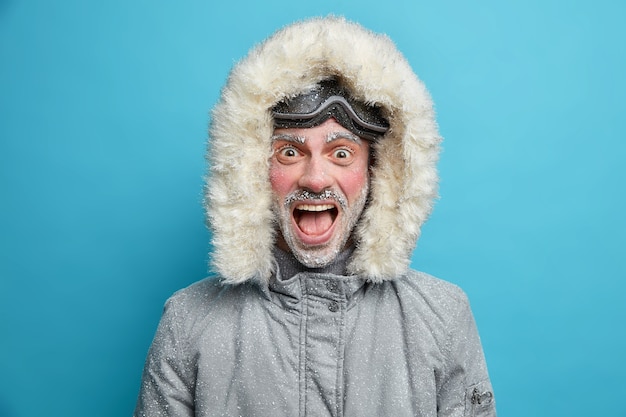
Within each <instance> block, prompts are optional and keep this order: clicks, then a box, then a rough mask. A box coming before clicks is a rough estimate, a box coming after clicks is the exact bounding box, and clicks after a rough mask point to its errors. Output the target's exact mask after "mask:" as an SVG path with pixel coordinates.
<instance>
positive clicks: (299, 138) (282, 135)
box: [270, 133, 305, 145]
mask: <svg viewBox="0 0 626 417" xmlns="http://www.w3.org/2000/svg"><path fill="white" fill-rule="evenodd" d="M270 139H271V140H272V143H274V142H276V141H278V140H284V141H286V142H294V143H299V144H300V145H302V144H304V140H305V139H304V136H298V135H290V134H289V133H279V134H278V135H272V137H271V138H270Z"/></svg>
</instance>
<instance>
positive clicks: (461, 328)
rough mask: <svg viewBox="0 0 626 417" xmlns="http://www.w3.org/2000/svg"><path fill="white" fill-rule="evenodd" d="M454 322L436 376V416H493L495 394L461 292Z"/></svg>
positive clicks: (478, 338) (478, 339) (465, 298)
mask: <svg viewBox="0 0 626 417" xmlns="http://www.w3.org/2000/svg"><path fill="white" fill-rule="evenodd" d="M457 311H458V312H457V316H456V318H455V319H454V322H453V323H451V325H450V326H449V327H448V330H449V334H448V343H447V365H446V367H445V371H444V372H443V375H441V376H440V378H439V383H438V390H437V409H438V414H437V415H438V416H439V417H495V416H496V408H495V398H494V396H493V389H492V387H491V382H490V380H489V375H488V373H487V365H486V363H485V357H484V354H483V349H482V345H481V343H480V337H479V335H478V330H477V328H476V323H475V321H474V316H473V314H472V311H471V309H470V306H469V302H468V300H467V297H465V295H464V294H463V297H462V299H461V302H460V308H459V309H458V310H457Z"/></svg>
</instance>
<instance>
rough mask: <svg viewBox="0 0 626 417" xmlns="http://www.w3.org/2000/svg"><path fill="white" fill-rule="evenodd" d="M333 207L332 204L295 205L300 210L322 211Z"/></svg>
mask: <svg viewBox="0 0 626 417" xmlns="http://www.w3.org/2000/svg"><path fill="white" fill-rule="evenodd" d="M334 207H335V206H333V205H332V204H301V205H299V206H298V207H296V209H297V210H302V211H324V210H330V209H332V208H334Z"/></svg>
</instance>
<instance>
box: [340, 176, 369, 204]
mask: <svg viewBox="0 0 626 417" xmlns="http://www.w3.org/2000/svg"><path fill="white" fill-rule="evenodd" d="M368 181H369V174H368V171H367V169H365V170H354V171H349V172H346V173H344V175H343V176H342V177H341V178H340V179H339V186H340V187H341V189H342V191H343V192H344V194H345V195H346V197H348V200H350V201H354V200H355V199H356V198H358V197H360V196H361V192H362V190H363V188H364V187H366V186H367V183H368Z"/></svg>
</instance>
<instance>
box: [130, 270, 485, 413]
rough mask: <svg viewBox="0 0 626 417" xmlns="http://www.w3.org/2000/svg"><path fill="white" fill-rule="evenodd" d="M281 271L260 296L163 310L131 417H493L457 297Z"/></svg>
mask: <svg viewBox="0 0 626 417" xmlns="http://www.w3.org/2000/svg"><path fill="white" fill-rule="evenodd" d="M294 262H295V260H294ZM277 269H279V271H278V273H277V275H275V276H274V277H272V279H270V281H269V285H268V286H262V285H260V284H259V283H257V282H250V283H246V284H241V285H223V284H220V283H219V282H218V281H217V280H215V279H207V280H204V281H200V282H199V283H196V284H194V285H192V286H191V287H188V288H186V289H184V290H181V291H180V292H178V293H177V294H175V295H174V296H173V297H172V298H170V300H168V302H167V304H166V307H165V311H164V314H163V318H162V320H161V323H160V325H159V329H158V331H157V335H156V337H155V339H154V342H153V344H152V347H151V348H150V353H149V355H148V360H147V363H146V368H145V374H144V379H143V383H142V390H141V395H140V398H139V401H138V404H137V409H136V412H135V416H136V417H140V416H180V417H182V416H196V417H205V416H276V417H280V416H285V417H295V416H337V417H340V416H345V417H348V416H354V417H366V416H372V417H380V416H394V417H399V416H421V417H426V416H432V417H435V416H439V417H441V416H455V417H461V416H463V417H465V416H495V402H494V399H493V394H492V389H491V385H490V382H489V377H488V375H487V369H486V366H485V361H484V358H483V352H482V348H481V344H480V340H479V337H478V333H477V331H476V327H475V324H474V320H473V317H472V313H471V311H470V308H469V305H468V302H467V299H466V297H465V295H464V293H463V292H462V291H461V290H460V289H459V288H458V287H456V286H454V285H452V284H449V283H447V282H445V281H442V280H439V279H436V278H433V277H431V276H428V275H426V274H423V273H419V272H415V271H410V272H409V273H408V274H407V275H405V276H402V277H398V278H397V279H395V280H392V281H385V282H382V283H376V284H374V283H368V282H366V281H365V280H363V279H362V278H361V277H358V276H344V275H334V274H332V273H314V272H300V273H297V274H295V275H294V276H292V277H290V278H288V279H286V280H283V279H281V277H282V274H281V271H280V268H277Z"/></svg>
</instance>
